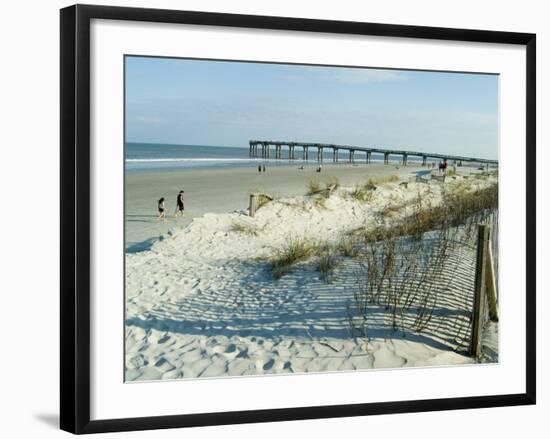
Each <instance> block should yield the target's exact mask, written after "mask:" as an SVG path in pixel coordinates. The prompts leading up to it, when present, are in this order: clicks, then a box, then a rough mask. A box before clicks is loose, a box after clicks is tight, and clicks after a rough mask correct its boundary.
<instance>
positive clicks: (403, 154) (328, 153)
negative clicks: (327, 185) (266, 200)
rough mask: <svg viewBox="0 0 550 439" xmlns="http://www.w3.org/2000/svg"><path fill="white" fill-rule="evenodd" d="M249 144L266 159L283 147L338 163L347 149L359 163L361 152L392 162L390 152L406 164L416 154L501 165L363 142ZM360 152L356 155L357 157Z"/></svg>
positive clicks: (293, 156)
mask: <svg viewBox="0 0 550 439" xmlns="http://www.w3.org/2000/svg"><path fill="white" fill-rule="evenodd" d="M249 145H250V157H251V158H263V159H270V158H274V159H282V156H283V153H282V151H283V148H284V149H285V150H287V151H288V154H287V157H288V159H289V160H299V159H300V158H301V159H302V160H304V161H307V160H309V159H310V155H311V159H313V160H316V161H317V162H323V160H326V159H328V160H330V161H332V162H334V163H337V162H338V161H339V160H341V159H342V158H341V157H340V152H346V156H347V160H346V161H347V162H348V163H356V161H359V160H360V157H361V156H362V158H363V162H364V163H367V164H370V163H371V160H372V154H378V155H380V156H383V157H384V164H385V165H387V164H389V163H390V156H398V157H400V159H399V162H400V163H401V164H402V165H403V166H406V165H407V162H408V160H409V158H410V157H416V158H418V159H422V165H423V166H426V165H427V162H428V160H429V159H432V160H433V159H436V160H448V161H454V162H460V163H463V162H469V163H479V164H484V165H498V161H497V160H488V159H480V158H475V157H463V156H456V155H448V154H440V153H427V152H419V151H405V150H393V149H385V148H370V147H362V146H352V145H334V144H328V143H304V142H284V141H275V140H251V141H250V142H249ZM356 153H357V157H356Z"/></svg>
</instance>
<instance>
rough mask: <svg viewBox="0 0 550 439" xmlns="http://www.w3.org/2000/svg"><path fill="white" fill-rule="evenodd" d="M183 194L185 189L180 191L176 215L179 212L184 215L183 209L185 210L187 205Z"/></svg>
mask: <svg viewBox="0 0 550 439" xmlns="http://www.w3.org/2000/svg"><path fill="white" fill-rule="evenodd" d="M183 194H184V191H180V193H179V194H178V199H177V201H176V211H175V212H174V216H178V214H180V215H183V211H184V210H185V207H184V205H183Z"/></svg>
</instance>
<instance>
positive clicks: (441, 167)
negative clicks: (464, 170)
mask: <svg viewBox="0 0 550 439" xmlns="http://www.w3.org/2000/svg"><path fill="white" fill-rule="evenodd" d="M443 166H444V165H443V161H440V162H439V173H440V174H441V173H442V172H443Z"/></svg>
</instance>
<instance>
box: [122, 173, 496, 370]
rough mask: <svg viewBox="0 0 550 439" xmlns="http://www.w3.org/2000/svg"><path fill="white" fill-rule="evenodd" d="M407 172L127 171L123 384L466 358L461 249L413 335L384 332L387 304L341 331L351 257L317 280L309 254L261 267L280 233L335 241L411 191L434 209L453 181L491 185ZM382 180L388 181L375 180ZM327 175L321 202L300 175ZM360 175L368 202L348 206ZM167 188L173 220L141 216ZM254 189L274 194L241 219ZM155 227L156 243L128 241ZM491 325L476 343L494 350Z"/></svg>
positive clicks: (352, 276)
mask: <svg viewBox="0 0 550 439" xmlns="http://www.w3.org/2000/svg"><path fill="white" fill-rule="evenodd" d="M418 172H420V173H422V174H426V168H421V167H418V168H416V167H411V166H407V167H397V166H383V165H370V166H368V167H367V166H357V167H353V166H338V167H334V168H330V169H329V167H324V168H323V173H322V174H321V175H319V174H318V173H315V167H314V166H313V167H309V168H306V169H305V170H303V171H302V170H298V169H297V166H293V167H280V168H272V169H268V171H267V172H266V173H265V174H264V173H262V174H260V173H258V171H257V169H216V170H212V169H210V170H185V171H162V172H149V173H145V172H141V173H137V172H136V173H128V174H127V176H126V190H127V192H126V211H127V219H126V226H127V231H126V233H127V245H128V246H129V249H130V251H129V252H128V253H127V255H126V380H127V381H135V380H141V381H143V380H157V379H180V378H197V377H200V378H204V377H220V376H236V375H251V374H252V375H255V374H270V373H303V372H324V371H350V370H357V369H377V368H393V367H420V366H422V367H425V366H437V365H458V364H470V363H475V360H474V359H472V358H471V357H469V356H467V355H464V352H463V351H464V344H465V343H467V339H468V337H469V331H470V329H469V319H470V317H469V316H470V311H471V307H472V300H473V299H472V285H473V281H474V279H473V273H474V266H475V251H474V250H473V249H468V248H462V249H461V250H460V251H456V252H454V253H453V254H452V257H451V258H450V259H449V260H448V261H447V262H446V264H447V265H446V266H445V267H443V268H444V270H443V273H444V278H443V280H444V281H443V282H441V285H439V286H437V287H436V288H434V291H433V292H432V294H433V296H434V297H436V298H437V303H434V305H433V307H434V308H433V309H434V310H435V312H434V314H433V315H431V316H430V318H429V319H426V322H425V327H424V328H423V330H422V331H409V330H404V329H403V330H399V331H396V330H395V327H394V326H395V322H393V323H392V321H391V315H390V313H389V312H388V310H387V308H386V309H385V308H384V307H376V308H375V309H373V310H371V313H370V317H369V319H371V320H369V323H368V329H367V330H366V332H365V334H364V336H358V335H357V334H354V333H353V332H350V309H351V308H352V307H353V304H354V297H355V295H356V294H357V292H358V291H359V290H360V288H361V285H360V280H361V278H362V276H363V275H364V274H363V270H364V263H363V262H362V261H361V260H360V259H358V258H354V257H343V256H340V257H339V259H338V262H337V263H335V266H334V269H333V271H332V274H331V280H330V281H327V279H326V278H325V277H324V276H323V275H322V273H320V271H319V261H318V258H316V257H310V258H306V259H305V260H303V261H301V262H299V263H298V264H296V266H295V267H293V268H292V269H291V270H289V272H288V273H285V275H284V276H282V277H281V278H279V279H276V278H274V276H273V271H272V268H271V267H272V264H271V263H270V262H269V258H270V257H272V255H273V254H276V253H277V252H278V251H281V249H282V248H284V247H285V245H287V243H288V241H289V239H307V240H308V241H311V242H316V243H319V242H323V243H325V244H324V245H333V244H334V245H336V243H337V242H338V240H340V239H341V237H342V236H343V235H345V234H346V233H348V232H349V231H350V230H353V229H358V228H364V227H371V226H373V225H375V224H376V223H377V222H379V221H380V217H381V212H386V211H388V212H389V211H392V212H396V213H395V215H406V214H407V209H409V207H407V206H408V205H410V204H411V203H412V202H413V200H415V199H416V198H418V197H423V198H426V199H429V200H431V201H430V202H431V203H435V204H437V203H441V202H442V199H443V197H444V196H445V193H446V191H448V190H452V188H453V187H456V188H458V187H459V186H460V185H462V186H460V187H461V188H462V189H465V190H468V191H473V190H476V189H481V188H484V187H487V186H488V185H490V184H494V183H495V182H496V177H487V178H476V177H474V176H473V175H471V173H472V172H473V171H472V170H471V169H463V170H461V171H460V172H459V173H458V175H456V176H454V177H453V178H452V179H451V178H450V179H449V181H448V182H446V183H445V184H441V183H437V182H431V183H429V184H426V183H416V182H415V178H416V175H417V173H418ZM391 176H398V178H397V177H393V178H391V180H394V181H387V180H390V177H391ZM335 177H336V178H338V180H339V181H340V184H341V186H339V187H338V188H335V189H334V190H333V191H332V192H331V193H330V195H329V196H327V197H326V199H324V200H321V201H322V203H321V202H319V200H320V198H319V197H317V196H312V195H306V192H307V185H308V182H309V181H310V180H311V179H318V180H320V181H322V182H327V181H330V180H331V179H333V178H335ZM369 178H373V179H376V178H378V179H379V180H380V181H384V179H385V181H384V182H383V183H380V184H377V187H376V190H375V191H372V195H371V196H370V199H369V200H368V202H360V201H358V200H357V199H355V198H354V196H352V193H353V190H354V187H356V185H358V184H365V183H366V182H367V180H368V179H369ZM403 183H407V184H403ZM181 188H183V189H184V190H185V193H186V209H187V212H186V216H185V217H184V218H178V219H173V218H169V220H168V221H166V223H157V222H155V218H154V217H155V208H156V204H155V201H156V199H158V198H159V197H160V196H162V195H163V196H165V197H166V198H167V199H168V204H167V207H168V213H169V214H170V213H171V212H170V211H171V209H172V207H171V206H170V200H171V199H170V194H173V198H174V208H175V195H176V194H177V192H178V191H179V190H180V189H181ZM255 191H259V192H265V193H268V194H269V195H271V196H273V197H274V200H273V201H271V202H269V203H268V204H266V205H265V206H263V207H261V208H260V209H259V210H258V212H257V213H256V216H255V217H254V218H250V217H249V216H248V212H247V206H248V196H249V193H250V192H255ZM435 204H434V205H435ZM396 206H401V207H400V208H399V209H401V210H400V211H398V210H397V208H396ZM386 214H387V213H386ZM392 214H393V213H392ZM157 236H163V238H162V239H155V240H152V241H150V242H148V244H147V245H146V246H145V247H143V245H141V247H140V246H137V247H136V245H135V243H137V242H143V241H144V240H147V239H150V238H155V237H157ZM132 246H133V247H132ZM136 250H142V251H136ZM415 318H417V317H415V316H414V315H412V314H411V315H406V314H405V315H402V316H401V319H402V321H401V323H402V324H403V325H404V327H405V326H406V322H407V320H411V319H412V320H411V321H413V320H414V319H415ZM413 323H414V322H413ZM493 330H494V334H493V337H492V339H491V340H490V343H487V344H491V343H492V345H493V346H498V343H497V342H495V340H496V337H497V335H496V332H497V331H496V328H493ZM495 349H496V348H495Z"/></svg>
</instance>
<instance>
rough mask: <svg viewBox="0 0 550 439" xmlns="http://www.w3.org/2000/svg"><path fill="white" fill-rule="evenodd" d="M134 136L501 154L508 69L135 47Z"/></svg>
mask: <svg viewBox="0 0 550 439" xmlns="http://www.w3.org/2000/svg"><path fill="white" fill-rule="evenodd" d="M125 117H126V141H127V142H143V143H159V144H185V145H214V146H240V147H248V141H249V140H251V139H258V140H281V141H298V142H300V141H302V142H320V143H334V144H347V145H356V146H365V147H381V148H389V149H408V150H416V151H422V152H431V153H436V152H439V153H447V154H456V155H465V156H471V157H478V158H490V159H496V158H498V76H496V75H483V74H468V73H447V72H421V71H411V70H383V69H366V68H350V67H320V66H305V65H288V64H269V63H246V62H234V61H203V60H187V59H177V58H149V57H126V115H125Z"/></svg>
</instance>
